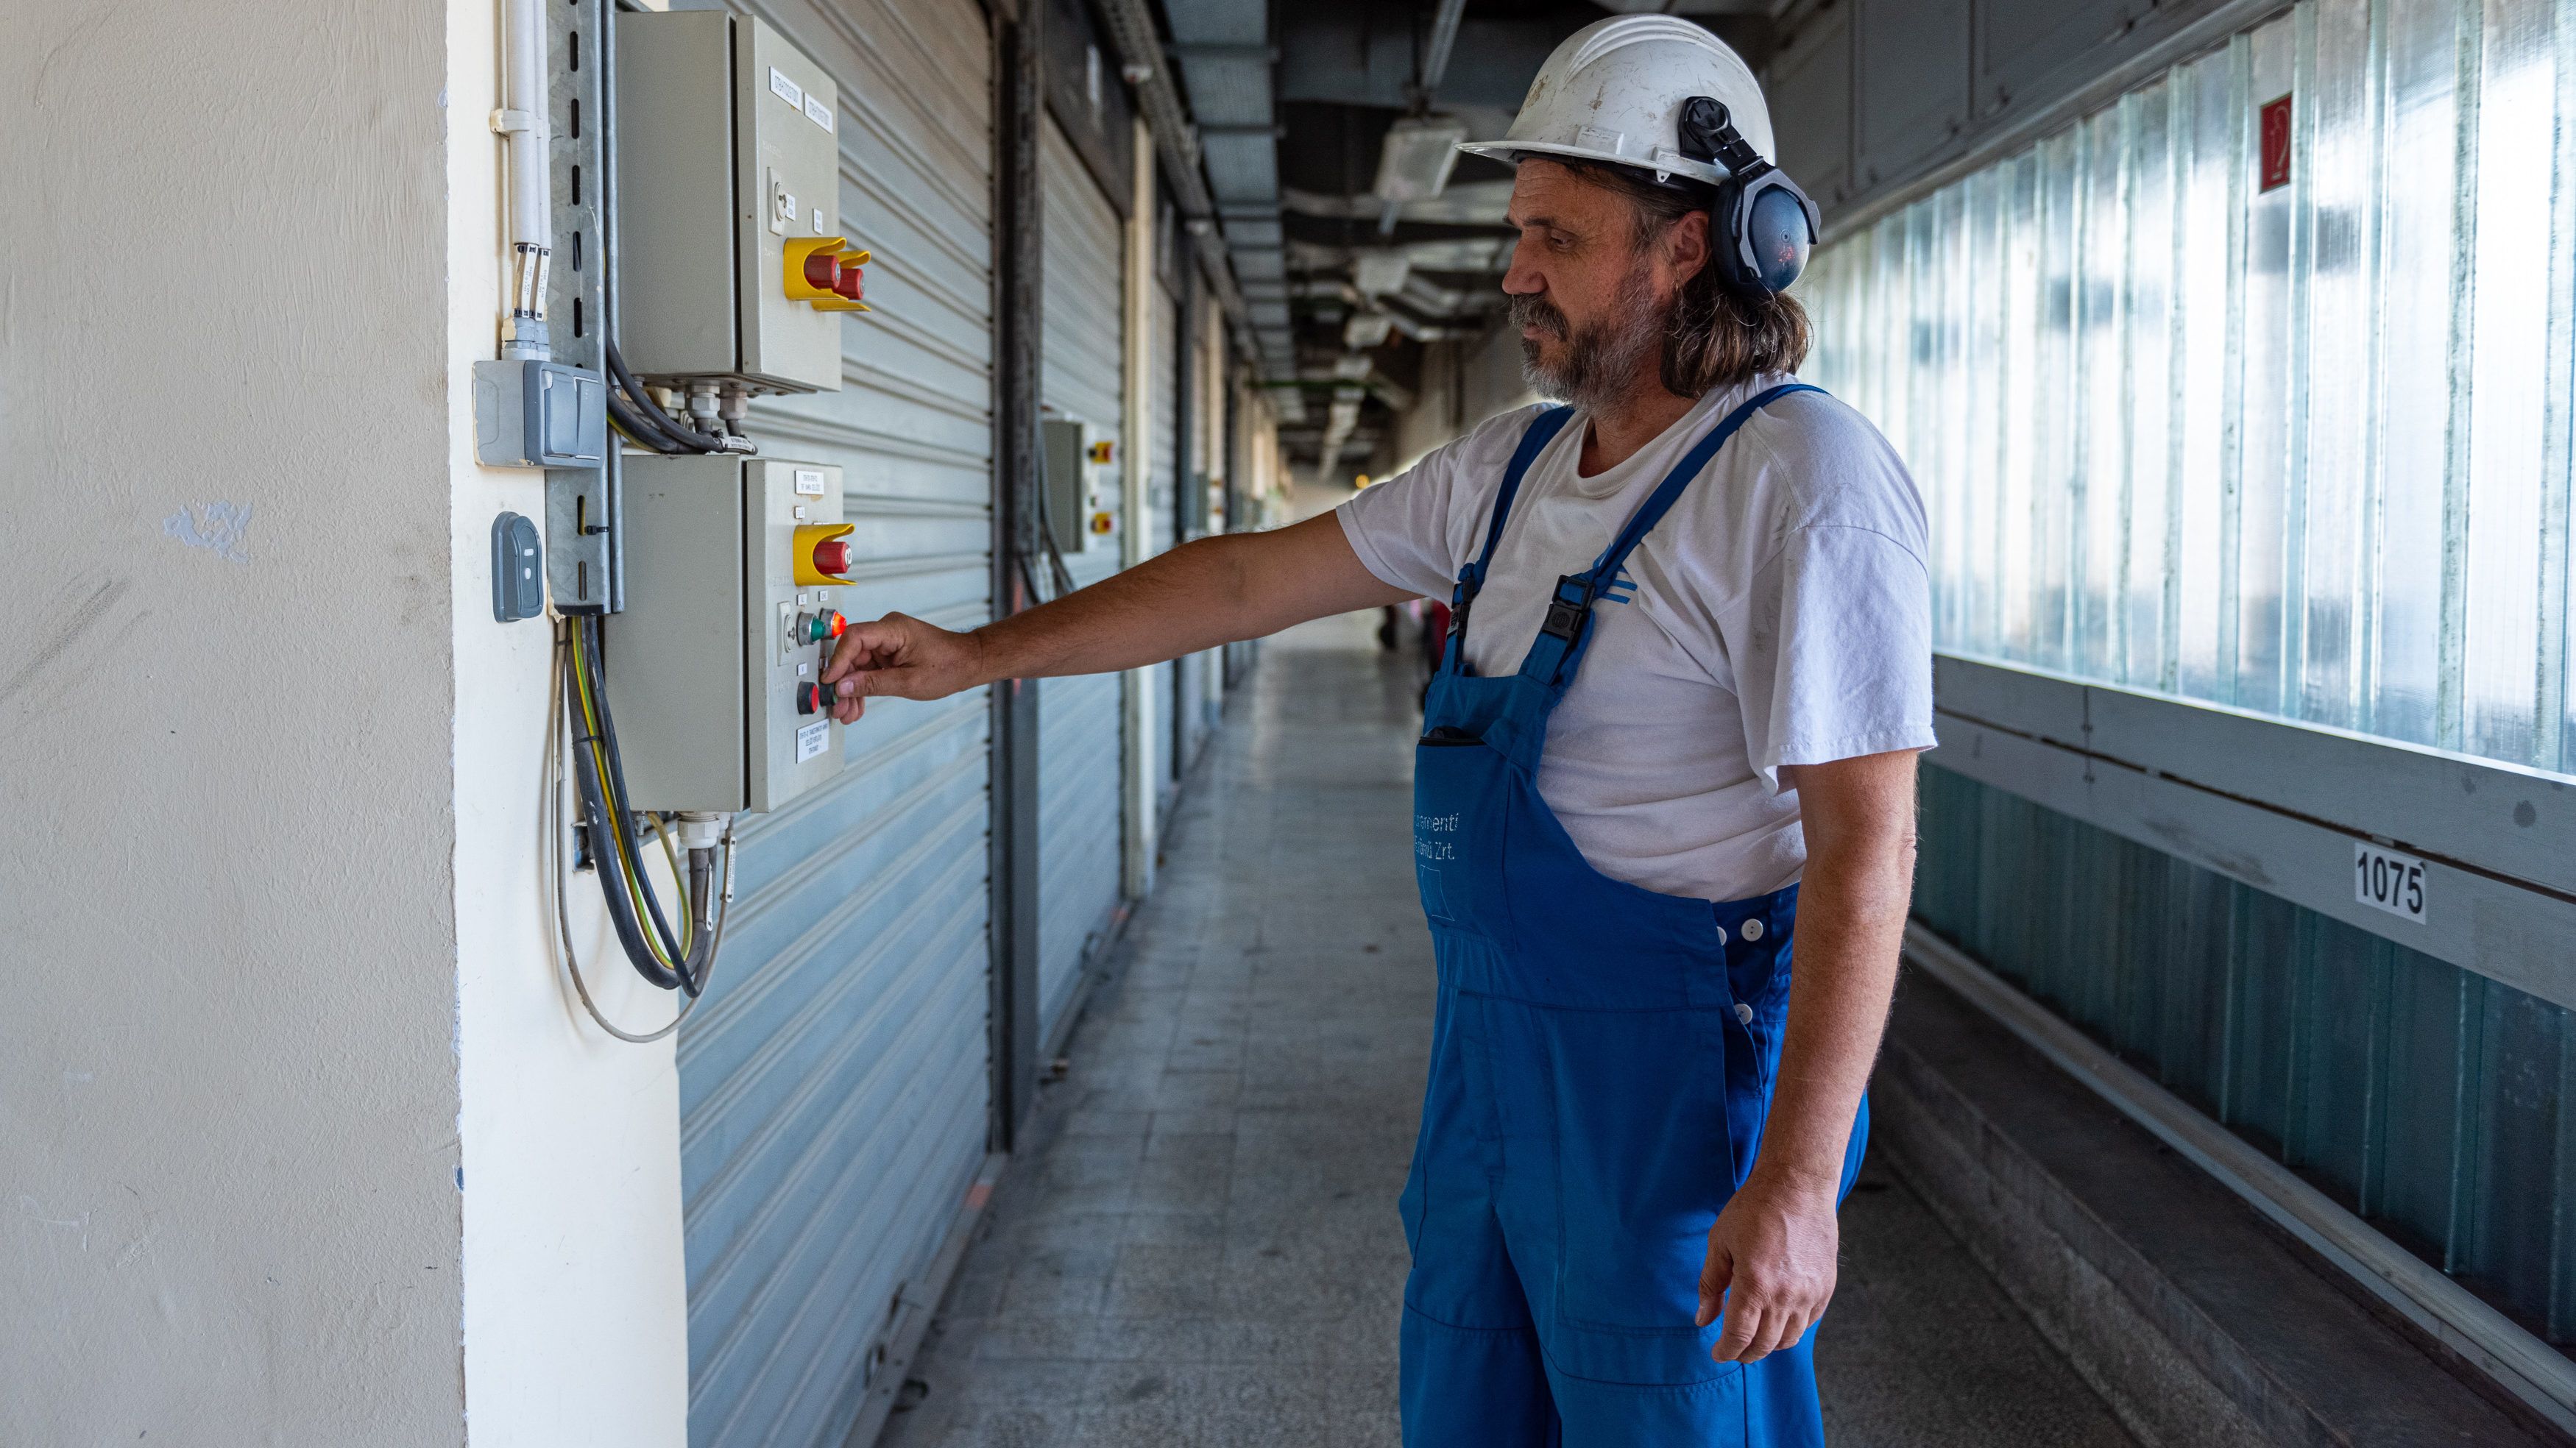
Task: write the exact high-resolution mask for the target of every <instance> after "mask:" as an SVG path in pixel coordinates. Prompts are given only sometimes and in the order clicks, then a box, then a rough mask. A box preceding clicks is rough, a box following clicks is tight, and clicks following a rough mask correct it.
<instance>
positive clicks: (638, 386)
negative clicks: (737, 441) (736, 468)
mask: <svg viewBox="0 0 2576 1448" xmlns="http://www.w3.org/2000/svg"><path fill="white" fill-rule="evenodd" d="M600 350H601V351H602V352H604V353H606V354H607V356H608V373H609V376H610V378H611V379H612V380H613V381H614V382H615V383H616V387H615V388H612V389H611V390H610V391H609V394H608V396H609V402H610V404H611V406H612V407H613V406H614V405H615V403H616V401H617V390H618V389H623V390H624V391H625V393H626V395H627V397H628V399H629V403H628V405H629V406H630V407H631V408H632V409H633V410H634V413H635V415H637V416H638V417H640V419H641V420H642V422H643V423H644V425H645V428H646V429H647V432H648V435H647V436H645V437H640V438H638V439H636V440H637V441H639V442H641V443H643V444H644V445H645V446H647V447H651V446H653V445H654V444H655V442H656V441H657V440H658V441H659V442H660V443H661V444H662V447H661V451H664V452H675V453H715V452H723V451H724V450H725V444H724V439H722V438H720V437H715V436H711V435H709V434H707V433H703V432H700V431H698V430H697V429H696V428H693V427H690V426H688V425H687V424H685V423H682V422H679V421H676V420H675V419H673V418H672V416H671V415H670V414H669V413H667V412H664V411H663V410H662V409H661V408H659V407H657V406H655V405H654V403H653V400H652V398H653V395H652V394H651V393H649V392H647V391H645V390H644V384H643V383H642V382H639V381H637V380H636V377H635V374H634V373H633V372H630V371H628V370H627V367H626V357H625V355H624V354H623V353H621V352H619V351H618V350H617V344H616V343H615V342H610V343H609V344H608V345H607V346H605V347H603V348H601V349H600Z"/></svg>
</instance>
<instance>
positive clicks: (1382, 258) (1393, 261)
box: [1351, 250, 1413, 297]
mask: <svg viewBox="0 0 2576 1448" xmlns="http://www.w3.org/2000/svg"><path fill="white" fill-rule="evenodd" d="M1412 274H1413V258H1411V257H1409V256H1407V255H1405V254H1404V253H1403V252H1400V251H1394V250H1387V251H1364V252H1361V253H1360V254H1359V255H1358V256H1357V257H1354V258H1353V259H1352V261H1351V283H1352V285H1354V286H1356V287H1358V288H1359V290H1360V295H1361V296H1364V297H1380V296H1384V295H1386V294H1387V293H1388V292H1393V291H1401V290H1403V289H1404V279H1405V278H1406V277H1408V276H1411V275H1412Z"/></svg>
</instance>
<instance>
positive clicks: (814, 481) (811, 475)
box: [796, 468, 823, 498]
mask: <svg viewBox="0 0 2576 1448" xmlns="http://www.w3.org/2000/svg"><path fill="white" fill-rule="evenodd" d="M796 491H798V492H799V493H802V494H804V495H805V496H806V497H809V498H819V497H821V496H823V470H822V469H820V468H798V469H797V470H796Z"/></svg>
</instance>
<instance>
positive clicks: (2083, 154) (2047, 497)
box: [1810, 0, 2576, 769]
mask: <svg viewBox="0 0 2576 1448" xmlns="http://www.w3.org/2000/svg"><path fill="white" fill-rule="evenodd" d="M2562 8H2564V0H2303V3H2300V4H2298V5H2297V6H2295V7H2294V8H2293V9H2292V10H2291V11H2290V12H2289V13H2288V14H2286V15H2283V16H2277V17H2275V18H2273V19H2270V20H2268V21H2266V22H2265V23H2264V24H2263V25H2261V26H2258V27H2255V28H2254V29H2251V30H2249V31H2247V32H2246V33H2244V34H2240V35H2237V36H2234V37H2231V38H2229V39H2228V40H2226V41H2225V42H2224V43H2223V44H2222V45H2220V46H2218V47H2215V48H2213V49H2211V50H2210V51H2208V52H2205V53H2203V54H2201V55H2199V56H2195V57H2191V58H2189V59H2186V60H2185V61H2183V62H2182V63H2180V64H2179V65H2177V66H2175V67H2174V68H2173V69H2172V70H2170V71H2168V72H2166V73H2165V74H2163V75H2161V76H2158V77H2154V78H2152V79H2150V80H2149V81H2148V82H2147V83H2146V84H2144V85H2142V86H2140V87H2139V88H2137V89H2136V90H2134V91H2132V92H2131V93H2130V94H2128V95H2126V96H2123V97H2121V98H2120V99H2119V100H2118V101H2117V102H2116V103H2115V104H2114V105H2113V106H2111V107H2109V108H2106V109H2103V110H2099V111H2096V112H2094V113H2093V114H2090V115H2087V116H2083V117H2080V118H2078V119H2076V120H2075V121H2073V122H2071V123H2070V124H2069V125H2067V126H2066V127H2065V128H2063V129H2061V130H2059V131H2057V132H2056V133H2053V134H2051V135H2048V136H2046V137H2043V138H2042V139H2041V140H2039V141H2038V142H2037V143H2035V144H2034V145H2032V146H2030V147H2029V148H2027V149H2025V150H2023V151H2021V152H2019V153H2017V154H2013V155H2009V156H2005V157H2003V158H2001V159H1999V160H1996V161H1995V162H1993V163H1992V164H1990V165H1987V166H1985V167H1983V168H1981V169H1979V170H1977V171H1974V172H1971V173H1970V174H1968V175H1967V176H1964V177H1962V178H1960V179H1959V180H1957V181H1955V182H1952V183H1950V184H1949V185H1946V186H1943V187H1941V188H1939V189H1938V190H1936V191H1934V192H1932V193H1930V194H1929V195H1926V196H1924V197H1921V198H1919V199H1917V200H1915V201H1913V202H1912V203H1910V204H1909V205H1908V206H1907V207H1906V208H1905V209H1904V210H1902V211H1899V212H1896V213H1893V214H1890V215H1886V216H1883V217H1879V218H1873V219H1872V220H1871V221H1870V223H1869V224H1868V225H1866V226H1864V227H1861V228H1858V229H1855V230H1852V231H1850V232H1848V233H1847V234H1845V235H1842V236H1839V237H1838V238H1837V239H1836V241H1835V242H1834V244H1833V245H1832V246H1830V247H1828V248H1827V249H1826V251H1825V253H1824V254H1823V255H1822V256H1820V257H1819V258H1818V262H1817V272H1816V277H1815V279H1814V281H1813V282H1812V283H1811V284H1810V286H1811V289H1812V292H1813V294H1814V295H1815V297H1816V300H1817V304H1818V307H1819V332H1818V337H1819V346H1820V348H1821V349H1822V355H1821V356H1820V357H1819V359H1818V364H1817V371H1818V375H1820V376H1829V377H1832V378H1835V379H1837V381H1836V384H1835V385H1837V386H1838V387H1839V388H1840V389H1842V390H1843V391H1844V395H1845V396H1847V397H1848V398H1850V399H1851V400H1852V401H1853V402H1854V403H1855V405H1858V406H1860V407H1862V408H1863V409H1864V410H1868V411H1871V412H1872V414H1873V415H1874V416H1876V417H1878V418H1879V420H1880V421H1881V423H1882V425H1883V426H1884V427H1885V428H1886V430H1887V431H1888V434H1889V437H1890V438H1891V440H1893V441H1894V442H1895V443H1896V444H1897V446H1898V447H1899V448H1901V449H1902V450H1903V451H1904V452H1905V454H1906V455H1907V457H1908V459H1909V460H1910V462H1911V463H1912V465H1913V466H1914V469H1915V472H1916V476H1917V478H1918V480H1920V482H1921V483H1922V486H1923V489H1924V493H1925V501H1926V504H1927V507H1928V509H1929V513H1930V517H1931V520H1932V528H1933V553H1934V557H1933V560H1932V568H1933V575H1934V580H1935V587H1936V590H1937V593H1936V602H1935V630H1936V634H1935V636H1936V638H1937V639H1938V640H1939V641H1940V644H1941V646H1942V647H1944V648H1948V649H1954V650H1958V651H1960V652H1964V653H1970V654H1979V655H1985V656H1989V657H1998V658H2003V659H2009V660H2014V661H2019V662H2025V663H2031V664H2037V665H2040V666H2043V667H2051V668H2058V669H2063V670H2066V671H2069V672H2074V673H2077V674H2080V675H2082V676H2085V677H2094V678H2105V679H2111V680H2116V681H2121V682H2127V683H2131V684H2136V685H2144V686H2148V687H2154V688H2159V689H2163V690H2167V691H2171V692H2174V693H2178V694H2182V695H2186V696H2191V697H2200V698H2208V699H2214V700H2220V701H2225V702H2232V703H2236V704H2239V705H2241V706H2244V707H2248V708H2253V709H2257V710H2265V711H2271V712H2276V713H2280V714H2283V715H2287V716H2293V717H2299V718H2305V719H2312V720H2316V721H2319V722H2322V723H2327V724H2333V725H2338V726H2342V727H2350V728H2356V729H2360V730H2364V731H2368V732H2375V733H2378V734H2381V735H2384V736H2388V737H2393V738H2398V739H2404V740H2412V741H2420V742H2425V743H2435V744H2443V745H2448V746H2451V747H2456V748H2462V749H2466V750H2469V751H2472V752H2475V753H2479V754H2484V755H2488V756H2491V757H2497V758H2503V759H2510V760H2515V761H2518V762H2527V763H2535V764H2540V765H2544V766H2548V767H2553V768H2559V769H2568V768H2569V766H2570V765H2571V764H2576V701H2571V699H2570V692H2571V691H2570V689H2569V687H2568V684H2569V680H2568V656H2569V653H2570V651H2571V649H2576V624H2571V620H2570V617H2569V613H2570V608H2569V594H2570V592H2571V590H2572V589H2576V576H2571V558H2570V555H2571V553H2576V547H2571V540H2570V537H2569V512H2570V509H2571V506H2576V497H2571V492H2576V479H2571V476H2570V474H2571V454H2576V439H2571V437H2570V431H2571V426H2576V315H2571V313H2576V113H2571V112H2576V104H2571V102H2570V101H2569V100H2568V99H2567V98H2568V97H2569V96H2571V95H2576V77H2570V76H2567V75H2564V74H2562V67H2561V62H2560V59H2559V57H2560V54H2561V52H2562V51H2571V50H2576V37H2570V36H2567V35H2563V34H2561V33H2559V30H2558V28H2557V27H2556V18H2557V16H2558V13H2559V11H2560V10H2561V9H2562ZM2463 77H2466V80H2465V81H2464V80H2463ZM2285 95H2286V96H2289V97H2290V98H2291V112H2290V114H2291V118H2292V127H2291V150H2290V157H2289V160H2290V166H2289V172H2290V174H2289V179H2288V181H2287V182H2286V184H2282V185H2278V186H2275V187H2273V188H2271V189H2266V188H2265V187H2264V186H2263V185H2262V184H2261V183H2262V174H2261V168H2260V161H2261V155H2262V152H2261V144H2260V143H2261V136H2260V124H2261V123H2260V114H2261V108H2262V107H2263V105H2264V104H2265V103H2266V102H2269V101H2272V100H2275V99H2277V98H2279V97H2281V96H2285Z"/></svg>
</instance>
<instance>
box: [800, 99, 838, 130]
mask: <svg viewBox="0 0 2576 1448" xmlns="http://www.w3.org/2000/svg"><path fill="white" fill-rule="evenodd" d="M805 119H807V120H809V121H812V122H813V123H814V124H816V125H818V126H821V127H822V128H823V129H824V130H827V131H828V130H830V129H832V108H831V107H830V106H827V105H825V104H823V103H822V102H821V101H818V100H816V99H814V98H813V97H812V96H807V97H806V98H805Z"/></svg>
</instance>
